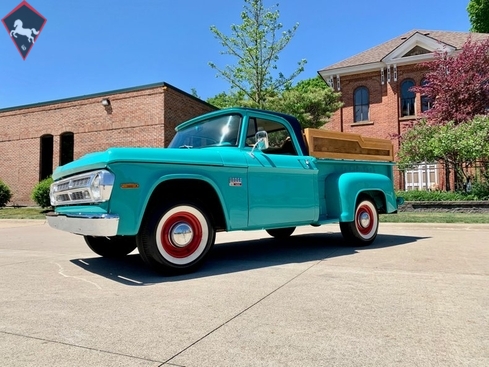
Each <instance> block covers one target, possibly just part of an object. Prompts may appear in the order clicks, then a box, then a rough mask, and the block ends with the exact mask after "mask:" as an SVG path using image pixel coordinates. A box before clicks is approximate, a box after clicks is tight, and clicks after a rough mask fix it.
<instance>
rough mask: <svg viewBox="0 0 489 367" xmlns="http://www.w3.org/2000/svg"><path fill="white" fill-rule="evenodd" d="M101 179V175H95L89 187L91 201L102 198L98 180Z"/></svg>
mask: <svg viewBox="0 0 489 367" xmlns="http://www.w3.org/2000/svg"><path fill="white" fill-rule="evenodd" d="M101 179H102V173H100V172H99V173H97V174H96V175H95V177H94V178H93V180H92V184H91V185H90V191H91V192H92V198H93V200H100V199H101V198H102V192H101V190H100V180H101Z"/></svg>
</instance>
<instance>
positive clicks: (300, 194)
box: [245, 117, 319, 228]
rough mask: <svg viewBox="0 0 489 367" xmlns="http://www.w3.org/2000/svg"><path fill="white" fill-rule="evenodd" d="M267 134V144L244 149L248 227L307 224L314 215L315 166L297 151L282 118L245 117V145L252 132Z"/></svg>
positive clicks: (249, 139)
mask: <svg viewBox="0 0 489 367" xmlns="http://www.w3.org/2000/svg"><path fill="white" fill-rule="evenodd" d="M260 130H264V131H266V132H267V134H268V138H269V144H270V146H269V148H268V149H265V150H262V151H260V150H257V149H255V150H253V152H251V151H246V153H245V154H246V159H247V162H248V190H249V193H248V198H249V199H248V202H249V220H248V223H249V227H251V228H262V227H268V228H271V227H273V226H274V225H276V226H277V227H279V226H280V227H284V226H288V225H289V226H296V225H300V224H308V223H311V222H313V221H315V220H316V219H317V217H318V213H319V207H318V197H317V195H318V188H317V170H316V169H315V168H314V167H313V166H312V164H311V162H310V157H305V156H303V155H302V154H298V152H297V146H298V145H297V140H296V139H297V138H296V137H295V136H294V132H293V130H292V129H291V127H290V126H288V124H287V123H286V122H283V121H273V120H270V119H269V118H266V119H264V118H259V117H255V118H249V119H248V129H247V131H248V133H247V136H246V145H248V146H253V145H254V143H255V132H256V131H260Z"/></svg>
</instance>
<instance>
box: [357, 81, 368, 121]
mask: <svg viewBox="0 0 489 367" xmlns="http://www.w3.org/2000/svg"><path fill="white" fill-rule="evenodd" d="M369 99H370V98H369V93H368V89H367V88H366V87H359V88H357V89H355V92H353V102H354V108H355V122H359V121H368V120H369V114H368V113H369V106H370V101H369Z"/></svg>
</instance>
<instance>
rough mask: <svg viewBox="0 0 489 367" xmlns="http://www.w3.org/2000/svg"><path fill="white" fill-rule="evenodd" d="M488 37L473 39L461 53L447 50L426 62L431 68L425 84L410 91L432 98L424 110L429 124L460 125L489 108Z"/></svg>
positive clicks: (484, 112)
mask: <svg viewBox="0 0 489 367" xmlns="http://www.w3.org/2000/svg"><path fill="white" fill-rule="evenodd" d="M488 54H489V38H488V39H487V40H485V41H482V42H474V41H472V40H471V39H470V38H469V39H468V40H467V42H466V43H465V44H464V46H463V47H462V50H460V51H459V53H455V54H454V55H449V54H448V53H447V52H446V51H438V52H435V54H434V60H433V61H430V62H427V63H423V64H422V65H421V66H422V67H426V68H428V72H427V74H426V75H425V80H426V83H425V84H424V85H420V86H416V87H413V88H412V89H411V90H412V91H413V92H416V93H420V94H421V95H422V96H425V98H429V99H430V100H431V101H432V105H431V109H429V110H428V111H426V112H425V117H426V119H427V120H428V122H429V123H430V124H441V125H444V124H446V123H448V122H449V121H453V122H454V123H455V124H459V123H462V122H465V121H469V120H471V119H472V118H473V117H475V116H477V115H483V114H486V109H487V108H488V107H489V58H488V56H487V55H488Z"/></svg>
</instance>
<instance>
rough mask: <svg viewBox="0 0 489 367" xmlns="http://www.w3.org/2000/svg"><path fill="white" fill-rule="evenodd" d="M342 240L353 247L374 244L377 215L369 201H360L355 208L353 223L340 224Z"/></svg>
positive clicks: (377, 222) (373, 205)
mask: <svg viewBox="0 0 489 367" xmlns="http://www.w3.org/2000/svg"><path fill="white" fill-rule="evenodd" d="M340 229H341V233H342V235H343V238H344V239H345V240H347V241H348V242H349V243H350V244H352V245H354V246H367V245H370V244H371V243H372V242H374V240H375V238H376V237H377V231H378V229H379V213H378V212H377V207H376V206H375V204H374V203H373V202H372V201H371V200H370V199H362V200H360V201H359V202H358V204H357V206H356V208H355V216H354V220H353V222H340Z"/></svg>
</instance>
